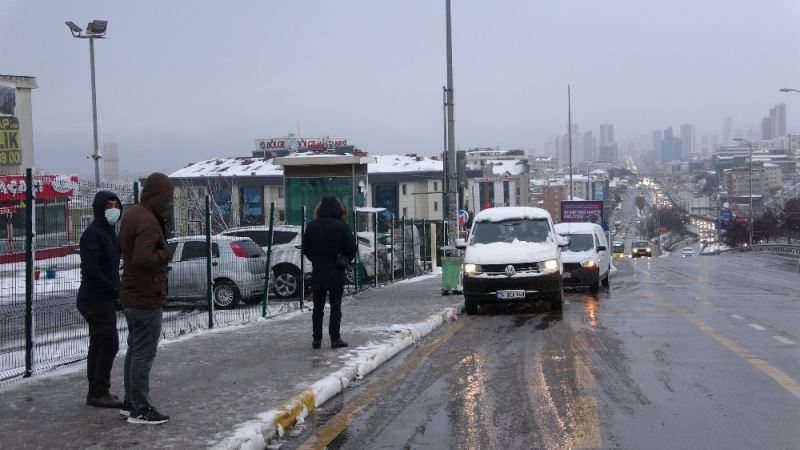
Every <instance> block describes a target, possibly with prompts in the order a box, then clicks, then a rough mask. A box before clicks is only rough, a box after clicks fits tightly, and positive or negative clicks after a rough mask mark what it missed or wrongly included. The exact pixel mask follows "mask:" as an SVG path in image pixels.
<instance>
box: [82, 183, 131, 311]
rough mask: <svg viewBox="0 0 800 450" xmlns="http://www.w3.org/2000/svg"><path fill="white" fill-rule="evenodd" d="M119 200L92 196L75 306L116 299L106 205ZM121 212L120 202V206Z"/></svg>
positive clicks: (113, 235) (112, 233)
mask: <svg viewBox="0 0 800 450" xmlns="http://www.w3.org/2000/svg"><path fill="white" fill-rule="evenodd" d="M111 199H116V200H117V202H119V197H117V195H116V194H114V193H113V192H108V191H100V192H98V193H97V194H95V196H94V202H93V203H92V209H93V210H94V220H93V221H92V223H91V224H89V226H88V227H86V230H85V231H84V232H83V234H82V235H81V243H80V251H81V285H80V288H78V303H92V302H113V301H115V300H116V299H117V298H119V257H120V254H119V249H118V248H117V232H116V230H115V228H114V226H113V225H111V224H109V223H108V221H107V220H106V215H105V214H106V213H105V211H106V202H107V201H108V200H111ZM119 203H120V205H119V208H120V209H122V202H119Z"/></svg>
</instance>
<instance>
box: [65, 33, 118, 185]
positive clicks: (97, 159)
mask: <svg viewBox="0 0 800 450" xmlns="http://www.w3.org/2000/svg"><path fill="white" fill-rule="evenodd" d="M65 23H66V25H67V27H68V28H69V31H70V33H72V37H75V38H79V39H89V67H90V70H91V77H92V132H93V136H94V151H93V152H92V155H91V156H90V158H91V159H93V160H94V185H95V187H100V159H101V158H102V156H100V147H99V144H98V139H97V89H96V87H95V76H94V40H95V39H105V35H106V28H107V27H108V21H107V20H92V21H91V22H89V25H87V26H86V32H85V33H84V32H83V30H82V29H81V27H79V26H77V25H75V23H74V22H71V21H68V22H65Z"/></svg>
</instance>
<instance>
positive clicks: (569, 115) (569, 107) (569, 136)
mask: <svg viewBox="0 0 800 450" xmlns="http://www.w3.org/2000/svg"><path fill="white" fill-rule="evenodd" d="M567 139H568V140H569V200H570V201H572V198H573V196H572V191H573V189H574V186H573V184H572V95H571V93H570V86H569V85H567Z"/></svg>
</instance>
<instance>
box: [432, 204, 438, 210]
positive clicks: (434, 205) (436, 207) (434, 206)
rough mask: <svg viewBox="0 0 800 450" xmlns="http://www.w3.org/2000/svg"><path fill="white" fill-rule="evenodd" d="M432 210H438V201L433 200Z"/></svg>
mask: <svg viewBox="0 0 800 450" xmlns="http://www.w3.org/2000/svg"><path fill="white" fill-rule="evenodd" d="M433 210H434V211H439V202H433Z"/></svg>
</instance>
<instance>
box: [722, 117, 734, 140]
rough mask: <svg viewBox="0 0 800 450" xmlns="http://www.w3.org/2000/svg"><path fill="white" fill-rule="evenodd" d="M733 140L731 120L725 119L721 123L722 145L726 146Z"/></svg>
mask: <svg viewBox="0 0 800 450" xmlns="http://www.w3.org/2000/svg"><path fill="white" fill-rule="evenodd" d="M731 139H733V119H731V118H730V117H726V118H725V121H724V122H723V123H722V143H724V144H728V143H730V141H731Z"/></svg>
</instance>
